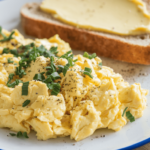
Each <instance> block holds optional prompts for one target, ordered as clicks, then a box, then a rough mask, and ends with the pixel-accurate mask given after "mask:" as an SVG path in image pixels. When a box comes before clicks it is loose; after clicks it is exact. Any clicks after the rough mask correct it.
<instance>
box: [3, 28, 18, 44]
mask: <svg viewBox="0 0 150 150" xmlns="http://www.w3.org/2000/svg"><path fill="white" fill-rule="evenodd" d="M14 33H15V31H12V32H11V33H10V35H9V36H8V37H7V36H6V35H5V34H3V33H2V27H1V26H0V34H1V35H2V36H3V39H2V40H0V42H5V41H9V40H11V39H13V37H12V36H13V34H14Z"/></svg>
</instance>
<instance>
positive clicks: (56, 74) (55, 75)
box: [51, 72, 61, 80]
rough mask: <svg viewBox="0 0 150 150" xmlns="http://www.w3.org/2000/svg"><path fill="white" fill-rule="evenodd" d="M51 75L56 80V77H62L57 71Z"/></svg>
mask: <svg viewBox="0 0 150 150" xmlns="http://www.w3.org/2000/svg"><path fill="white" fill-rule="evenodd" d="M51 77H52V79H53V80H56V79H60V78H61V77H60V75H59V74H58V73H57V72H53V73H52V74H51Z"/></svg>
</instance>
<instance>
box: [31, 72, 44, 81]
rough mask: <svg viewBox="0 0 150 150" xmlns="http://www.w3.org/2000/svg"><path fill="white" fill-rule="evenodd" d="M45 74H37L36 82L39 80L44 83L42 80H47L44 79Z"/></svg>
mask: <svg viewBox="0 0 150 150" xmlns="http://www.w3.org/2000/svg"><path fill="white" fill-rule="evenodd" d="M44 73H45V72H42V73H39V74H35V76H34V78H33V79H34V80H39V81H42V80H44V79H45V77H44V75H43V74H44Z"/></svg>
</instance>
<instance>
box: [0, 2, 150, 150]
mask: <svg viewBox="0 0 150 150" xmlns="http://www.w3.org/2000/svg"><path fill="white" fill-rule="evenodd" d="M27 2H40V0H5V1H4V0H3V1H1V0H0V26H2V27H3V28H5V29H8V30H11V29H14V28H17V29H19V31H21V33H23V31H22V29H21V26H20V13H19V11H20V8H21V6H22V5H23V4H25V3H27ZM25 37H27V36H26V35H25ZM74 53H82V52H81V51H74ZM102 60H103V65H107V66H110V67H111V68H113V69H114V70H115V72H117V73H120V74H122V75H123V77H124V79H125V80H127V81H128V82H130V83H133V82H140V83H141V85H142V88H145V89H149V90H150V75H149V73H150V66H144V65H133V64H128V63H123V62H119V61H115V60H111V59H107V58H102ZM122 70H125V71H122ZM140 73H141V75H140ZM147 99H148V102H147V103H148V106H147V108H146V110H145V111H144V115H143V117H142V118H140V119H137V120H136V121H135V122H133V123H128V124H127V125H126V126H125V127H123V129H122V130H121V131H119V132H114V131H111V130H108V129H99V130H97V131H96V132H95V133H94V135H92V136H90V137H89V138H87V139H84V140H82V141H80V142H75V141H73V140H70V139H69V137H67V138H58V139H50V140H47V141H38V140H37V139H36V136H35V133H34V132H33V133H31V134H30V135H29V137H30V138H29V139H18V138H15V137H10V136H7V135H8V134H9V133H10V131H9V130H8V129H0V148H1V149H4V150H20V149H21V150H31V149H32V150H42V149H43V150H46V149H50V150H92V149H93V150H100V149H101V150H116V149H129V150H131V149H133V148H136V147H138V146H141V145H143V144H146V143H147V142H150V139H149V137H150V117H149V114H150V108H149V107H150V101H149V99H150V96H147ZM101 135H105V137H101Z"/></svg>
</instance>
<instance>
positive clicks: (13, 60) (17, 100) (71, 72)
mask: <svg viewBox="0 0 150 150" xmlns="http://www.w3.org/2000/svg"><path fill="white" fill-rule="evenodd" d="M147 94H148V91H147V90H144V89H142V88H141V86H140V84H138V83H135V84H133V85H129V84H128V83H127V82H125V81H124V80H123V78H122V76H121V75H120V74H117V73H114V71H113V69H111V68H109V67H106V66H102V61H101V59H100V58H99V57H97V56H96V54H95V53H94V54H92V55H89V54H88V53H87V52H85V53H84V55H83V56H82V55H73V54H72V51H71V50H70V46H69V44H68V43H65V42H64V41H63V40H61V39H60V38H59V36H58V35H55V36H54V37H51V38H50V39H35V40H31V39H25V38H24V37H23V36H22V35H21V34H20V33H19V32H18V31H17V30H14V31H12V32H11V33H10V32H8V31H6V30H4V29H3V30H2V29H1V28H0V120H1V121H0V127H1V128H4V127H7V128H10V130H12V131H16V132H18V133H17V137H19V136H22V135H23V136H24V137H26V138H28V135H27V134H29V133H30V131H31V130H34V131H35V132H36V133H37V134H36V135H37V138H38V139H39V140H47V139H50V138H56V137H64V136H70V138H71V139H75V140H76V141H79V140H82V139H84V138H86V137H88V136H90V135H92V134H93V133H94V132H95V130H96V129H99V128H108V129H112V130H114V131H119V130H120V129H121V128H122V127H123V126H124V125H126V124H127V122H128V121H130V122H133V121H135V119H136V118H139V117H141V116H142V115H143V110H144V109H145V108H146V95H147ZM10 135H12V136H15V135H16V134H15V133H10Z"/></svg>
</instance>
